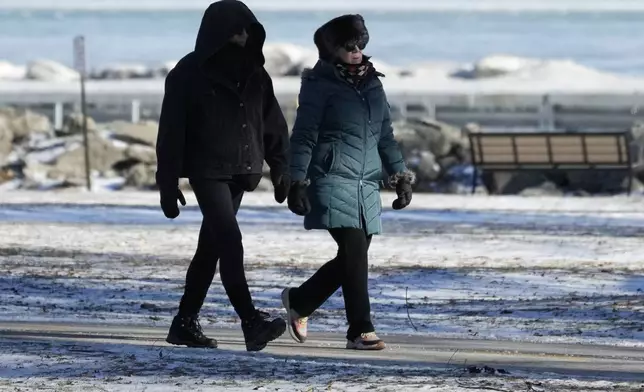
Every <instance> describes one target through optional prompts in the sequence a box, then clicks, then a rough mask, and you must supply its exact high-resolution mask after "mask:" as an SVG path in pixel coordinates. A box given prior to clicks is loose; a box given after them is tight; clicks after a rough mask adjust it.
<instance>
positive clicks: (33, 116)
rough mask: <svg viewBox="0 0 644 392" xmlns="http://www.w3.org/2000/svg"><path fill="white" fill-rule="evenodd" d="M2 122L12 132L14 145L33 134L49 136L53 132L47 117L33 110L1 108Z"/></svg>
mask: <svg viewBox="0 0 644 392" xmlns="http://www.w3.org/2000/svg"><path fill="white" fill-rule="evenodd" d="M0 121H2V122H3V123H4V124H5V126H6V127H8V128H9V129H10V130H11V132H12V134H13V143H21V142H23V141H24V140H27V139H29V136H30V135H32V134H49V133H50V132H51V130H52V125H51V121H49V118H48V117H47V116H44V115H42V114H39V113H36V112H32V111H31V110H18V109H14V108H0Z"/></svg>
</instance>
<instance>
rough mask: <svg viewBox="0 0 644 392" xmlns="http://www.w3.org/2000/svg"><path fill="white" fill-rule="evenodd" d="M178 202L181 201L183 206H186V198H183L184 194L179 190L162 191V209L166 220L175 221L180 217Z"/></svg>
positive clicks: (167, 189)
mask: <svg viewBox="0 0 644 392" xmlns="http://www.w3.org/2000/svg"><path fill="white" fill-rule="evenodd" d="M177 200H179V202H180V203H181V205H182V206H185V205H186V198H185V197H183V193H181V191H180V190H179V188H175V187H172V188H166V189H161V209H162V210H163V214H164V215H165V216H166V218H168V219H174V218H176V217H178V216H179V206H178V205H177Z"/></svg>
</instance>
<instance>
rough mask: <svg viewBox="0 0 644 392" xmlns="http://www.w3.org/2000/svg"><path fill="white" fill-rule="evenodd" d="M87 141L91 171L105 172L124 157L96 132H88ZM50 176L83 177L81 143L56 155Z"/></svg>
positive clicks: (71, 178)
mask: <svg viewBox="0 0 644 392" xmlns="http://www.w3.org/2000/svg"><path fill="white" fill-rule="evenodd" d="M88 143H89V157H90V167H91V170H92V172H94V171H96V172H98V173H99V174H103V173H107V172H109V171H110V170H112V167H113V166H114V165H115V164H116V163H117V162H119V161H121V160H123V159H125V155H124V153H123V151H122V150H120V149H118V148H116V147H114V145H113V144H112V143H111V142H110V141H109V140H105V139H103V138H102V137H100V136H99V135H97V134H96V133H91V134H89V140H88ZM50 178H64V179H66V180H70V181H74V180H77V179H79V178H80V179H82V178H85V152H84V149H83V148H82V144H80V143H79V144H75V145H74V146H73V147H72V148H71V149H69V150H68V151H66V152H65V153H63V154H62V155H60V156H59V157H58V159H57V160H56V163H55V164H54V165H53V167H52V169H51V171H50Z"/></svg>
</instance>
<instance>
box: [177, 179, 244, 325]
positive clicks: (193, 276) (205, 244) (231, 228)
mask: <svg viewBox="0 0 644 392" xmlns="http://www.w3.org/2000/svg"><path fill="white" fill-rule="evenodd" d="M190 185H191V186H192V189H193V190H194V192H195V196H196V197H197V201H198V203H199V208H201V212H202V214H203V221H202V223H201V230H200V231H199V243H198V245H197V251H196V252H195V255H194V257H193V259H192V262H191V263H190V267H189V268H188V273H187V274H186V287H185V291H184V294H183V297H182V298H181V303H180V304H179V313H180V314H182V315H197V314H198V313H199V311H200V310H201V307H202V305H203V302H204V299H205V298H206V295H207V294H208V289H209V288H210V285H211V283H212V280H213V278H214V276H215V271H216V269H217V261H219V262H220V266H219V273H220V275H221V282H222V283H223V285H224V289H225V290H226V294H227V295H228V298H229V299H230V303H231V304H232V305H233V307H234V308H235V311H236V312H237V314H238V315H239V317H240V318H241V319H242V320H246V319H250V318H252V317H253V315H254V314H255V307H254V305H253V301H252V299H251V295H250V291H249V289H248V283H247V282H246V275H245V274H244V247H243V245H242V234H241V231H240V230H239V225H238V224H237V217H236V215H237V211H238V210H239V205H240V204H241V201H242V197H243V195H244V190H243V187H244V184H243V183H240V182H239V181H235V180H232V179H231V180H208V179H200V180H191V181H190Z"/></svg>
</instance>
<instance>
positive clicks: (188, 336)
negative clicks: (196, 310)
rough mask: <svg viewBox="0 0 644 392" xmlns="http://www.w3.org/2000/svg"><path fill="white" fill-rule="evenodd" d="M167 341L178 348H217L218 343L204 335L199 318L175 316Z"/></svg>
mask: <svg viewBox="0 0 644 392" xmlns="http://www.w3.org/2000/svg"><path fill="white" fill-rule="evenodd" d="M165 341H166V342H168V343H170V344H175V345H178V346H188V347H205V348H217V341H216V340H215V339H210V338H209V337H207V336H205V335H204V334H203V330H202V329H201V325H200V324H199V319H198V318H197V316H180V315H177V316H175V317H174V320H172V325H171V326H170V331H169V332H168V337H167V338H165Z"/></svg>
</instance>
